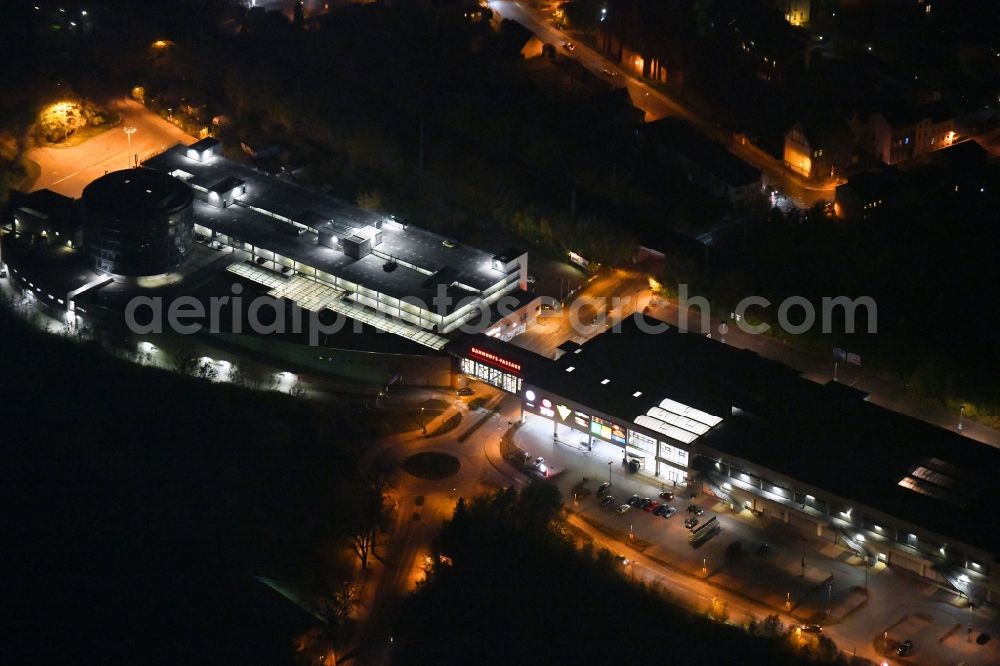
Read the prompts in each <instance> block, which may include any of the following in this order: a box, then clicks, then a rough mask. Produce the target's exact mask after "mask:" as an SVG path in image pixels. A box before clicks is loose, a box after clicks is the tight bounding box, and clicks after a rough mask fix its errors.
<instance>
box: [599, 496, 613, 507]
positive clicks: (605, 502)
mask: <svg viewBox="0 0 1000 666" xmlns="http://www.w3.org/2000/svg"><path fill="white" fill-rule="evenodd" d="M614 501H615V498H614V497H612V496H611V495H605V496H604V498H603V499H601V506H607V505H609V504H611V503H612V502H614Z"/></svg>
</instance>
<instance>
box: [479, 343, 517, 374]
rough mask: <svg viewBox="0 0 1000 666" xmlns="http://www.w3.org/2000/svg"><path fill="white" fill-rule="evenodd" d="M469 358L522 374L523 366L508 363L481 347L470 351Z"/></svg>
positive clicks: (512, 362) (511, 362)
mask: <svg viewBox="0 0 1000 666" xmlns="http://www.w3.org/2000/svg"><path fill="white" fill-rule="evenodd" d="M469 356H470V357H472V358H475V359H478V360H480V361H484V362H486V363H490V364H492V365H495V366H497V367H498V368H503V369H504V370H509V371H511V372H516V373H518V374H521V364H520V363H515V362H514V361H508V360H507V359H505V358H503V357H502V356H497V355H496V354H494V353H492V352H488V351H486V350H485V349H480V348H479V347H472V348H470V349H469Z"/></svg>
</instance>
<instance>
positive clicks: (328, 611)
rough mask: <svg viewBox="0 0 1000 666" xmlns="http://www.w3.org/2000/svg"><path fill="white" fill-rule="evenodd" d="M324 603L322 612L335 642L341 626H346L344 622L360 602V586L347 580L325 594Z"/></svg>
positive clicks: (327, 628)
mask: <svg viewBox="0 0 1000 666" xmlns="http://www.w3.org/2000/svg"><path fill="white" fill-rule="evenodd" d="M322 603H323V608H322V610H321V611H320V613H321V614H322V615H323V620H324V621H326V634H327V636H328V637H329V639H330V640H331V641H333V642H335V641H336V640H337V635H338V633H339V632H340V628H341V627H343V626H344V622H345V621H346V620H347V619H348V618H349V617H350V616H351V611H352V610H354V607H355V606H356V605H357V604H358V588H357V586H355V585H352V584H351V583H347V582H345V583H343V585H341V586H340V587H339V588H337V589H334V590H332V591H331V592H330V593H328V594H325V595H324V596H323V601H322Z"/></svg>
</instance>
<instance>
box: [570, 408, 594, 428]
mask: <svg viewBox="0 0 1000 666" xmlns="http://www.w3.org/2000/svg"><path fill="white" fill-rule="evenodd" d="M573 420H574V421H576V424H577V425H578V426H580V427H581V428H583V429H584V430H590V415H589V414H584V413H583V412H576V413H574V414H573Z"/></svg>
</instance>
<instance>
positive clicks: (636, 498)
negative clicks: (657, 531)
mask: <svg viewBox="0 0 1000 666" xmlns="http://www.w3.org/2000/svg"><path fill="white" fill-rule="evenodd" d="M640 502H642V498H641V497H639V496H638V495H632V497H629V498H628V505H629V506H639V503H640Z"/></svg>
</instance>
